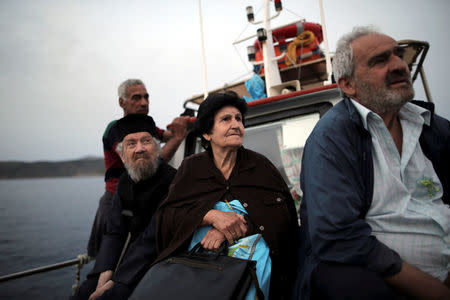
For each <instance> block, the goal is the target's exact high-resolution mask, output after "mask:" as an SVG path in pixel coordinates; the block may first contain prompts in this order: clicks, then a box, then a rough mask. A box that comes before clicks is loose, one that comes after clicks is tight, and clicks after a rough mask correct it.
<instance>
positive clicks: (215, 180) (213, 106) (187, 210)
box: [157, 94, 298, 299]
mask: <svg viewBox="0 0 450 300" xmlns="http://www.w3.org/2000/svg"><path fill="white" fill-rule="evenodd" d="M246 111H247V104H246V102H245V101H244V100H243V99H240V98H238V97H237V96H234V95H231V94H213V95H210V96H209V97H208V98H207V99H206V100H205V101H204V102H203V103H202V104H201V105H200V107H199V110H198V115H197V122H196V124H195V126H196V131H197V133H198V134H199V136H200V138H201V141H202V146H203V147H204V148H205V149H206V151H205V152H202V153H199V154H195V155H192V156H189V157H187V158H186V159H185V160H184V161H183V163H182V164H181V166H180V168H179V169H178V172H177V175H176V177H175V179H174V181H173V184H172V186H171V189H170V191H169V195H168V197H167V199H166V200H165V201H164V203H163V204H162V206H161V207H160V210H159V213H158V235H157V248H158V251H159V256H158V259H157V261H161V260H163V259H164V258H166V257H168V256H170V255H173V254H175V253H178V252H179V251H181V250H186V249H187V248H188V246H189V244H190V243H191V240H192V238H193V236H194V239H195V237H196V236H197V235H198V233H199V232H200V231H201V229H205V228H206V230H203V231H204V233H205V232H206V234H204V236H203V237H200V240H201V243H202V245H203V247H204V248H206V249H217V248H218V247H219V246H220V245H221V243H222V242H223V241H225V240H228V241H229V242H230V244H231V243H233V241H235V240H238V239H240V238H243V237H246V236H250V235H254V234H261V235H262V237H263V239H264V241H265V243H266V244H267V246H268V248H269V250H270V259H271V264H272V268H271V276H270V297H269V298H271V299H286V298H288V297H289V293H290V291H291V284H292V279H293V274H294V271H295V270H294V269H293V267H294V266H295V252H296V251H295V249H296V247H297V245H298V242H297V239H298V234H297V231H298V222H297V215H296V212H295V207H294V202H293V200H292V197H291V195H290V193H289V190H288V188H287V186H286V184H285V182H284V181H283V178H282V177H281V175H280V173H279V172H278V170H277V169H276V168H275V167H274V166H273V165H272V163H271V162H270V161H269V160H268V159H267V158H266V157H264V156H263V155H261V154H258V153H256V152H254V151H251V150H248V149H245V148H244V147H243V146H242V142H243V139H244V124H243V123H244V114H245V112H246ZM230 203H235V204H237V206H238V207H239V208H240V209H233V207H236V205H234V206H232V205H230ZM218 204H219V206H218ZM220 204H222V206H221V207H229V208H230V209H229V210H228V211H224V210H220V209H218V207H220ZM242 211H243V212H244V214H241V213H242ZM257 268H258V266H257ZM266 296H267V295H266Z"/></svg>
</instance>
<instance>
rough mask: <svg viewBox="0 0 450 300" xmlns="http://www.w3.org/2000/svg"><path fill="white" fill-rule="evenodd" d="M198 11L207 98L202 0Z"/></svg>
mask: <svg viewBox="0 0 450 300" xmlns="http://www.w3.org/2000/svg"><path fill="white" fill-rule="evenodd" d="M198 13H199V15H200V37H201V43H202V69H203V99H206V97H208V83H207V80H206V56H205V41H204V37H203V15H202V0H198Z"/></svg>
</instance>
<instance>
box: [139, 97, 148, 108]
mask: <svg viewBox="0 0 450 300" xmlns="http://www.w3.org/2000/svg"><path fill="white" fill-rule="evenodd" d="M139 105H141V106H147V105H148V99H146V98H145V97H141V100H140V101H139Z"/></svg>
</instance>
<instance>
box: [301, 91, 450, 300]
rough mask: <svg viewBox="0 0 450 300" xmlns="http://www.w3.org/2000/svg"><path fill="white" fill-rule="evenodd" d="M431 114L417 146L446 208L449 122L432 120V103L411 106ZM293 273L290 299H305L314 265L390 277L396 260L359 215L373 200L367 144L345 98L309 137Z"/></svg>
mask: <svg viewBox="0 0 450 300" xmlns="http://www.w3.org/2000/svg"><path fill="white" fill-rule="evenodd" d="M414 104H416V105H420V106H422V107H425V108H426V109H428V110H430V111H431V112H432V118H431V124H430V126H427V125H424V127H423V131H422V135H421V137H420V144H421V147H422V150H423V152H424V154H425V155H426V156H427V157H428V159H430V160H431V161H432V163H433V167H434V169H435V171H436V173H437V175H438V177H439V179H440V181H441V183H442V186H443V188H444V196H443V201H444V202H445V203H447V204H448V203H449V200H450V199H449V191H450V186H449V177H450V176H449V172H450V163H449V161H450V122H449V121H448V120H445V119H443V118H441V117H439V116H437V115H433V110H434V106H433V104H432V103H425V102H416V101H414ZM300 183H301V188H302V190H303V200H302V204H301V209H300V219H301V227H300V251H299V262H300V263H299V272H298V278H297V281H296V287H295V289H296V290H295V291H294V295H296V299H298V298H299V299H308V298H309V288H308V287H309V279H310V275H311V272H312V271H313V270H314V268H315V267H316V266H317V264H318V263H319V262H322V261H327V262H338V263H343V264H351V265H360V266H365V267H367V269H369V270H371V271H374V272H376V273H378V274H380V276H386V275H391V274H396V273H398V272H399V271H400V269H401V262H402V261H401V258H400V257H399V255H398V254H397V253H396V252H395V251H393V250H392V249H390V248H388V247H387V246H386V245H384V244H383V243H381V242H380V241H378V240H377V239H376V237H375V236H373V235H371V232H372V230H371V227H370V226H369V225H368V224H367V223H366V221H365V215H366V213H367V211H368V209H369V207H370V205H371V202H372V196H373V183H374V178H373V160H372V139H371V136H370V133H369V132H368V131H367V130H366V129H364V127H363V123H362V121H361V117H360V115H359V114H358V112H357V110H356V108H355V107H354V105H353V104H352V103H351V101H350V100H349V99H348V98H345V99H344V100H343V101H341V102H339V103H338V104H337V105H335V106H334V107H333V108H332V109H331V110H330V111H328V112H327V113H326V114H325V115H324V116H323V118H321V119H320V121H319V122H318V123H317V125H316V127H315V128H314V130H313V132H312V133H311V135H310V136H309V138H308V140H307V142H306V145H305V149H304V153H303V160H302V171H301V175H300Z"/></svg>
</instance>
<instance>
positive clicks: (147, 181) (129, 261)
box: [73, 114, 176, 300]
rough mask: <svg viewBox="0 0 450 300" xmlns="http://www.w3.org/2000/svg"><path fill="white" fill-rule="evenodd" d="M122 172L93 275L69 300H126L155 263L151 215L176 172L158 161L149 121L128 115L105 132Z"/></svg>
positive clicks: (141, 116) (164, 195) (148, 118)
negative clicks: (110, 133) (114, 143)
mask: <svg viewBox="0 0 450 300" xmlns="http://www.w3.org/2000/svg"><path fill="white" fill-rule="evenodd" d="M111 130H112V131H113V132H115V134H116V136H115V139H116V140H117V141H118V142H119V143H118V144H117V146H116V151H117V153H118V155H119V156H120V158H121V159H122V161H123V163H124V166H125V169H126V172H125V173H123V174H122V175H121V176H120V178H119V182H118V185H117V191H116V193H115V194H114V197H113V199H112V206H111V208H110V210H109V211H108V214H107V217H106V229H105V234H104V237H103V240H102V244H101V247H100V249H99V252H98V255H97V258H96V261H95V265H94V268H93V270H92V271H91V272H90V273H89V275H88V276H87V279H86V280H85V281H84V282H83V284H82V285H81V287H80V289H79V291H78V293H77V294H76V295H75V296H74V297H73V299H90V300H93V299H96V298H97V297H101V299H126V298H127V297H128V296H129V295H130V294H131V292H132V291H133V289H134V288H135V287H136V285H137V283H138V282H139V280H140V279H141V278H142V276H143V275H144V274H145V272H146V271H147V269H148V267H149V266H150V264H151V263H152V262H153V260H154V259H155V258H156V245H155V231H156V228H155V224H156V223H155V220H154V219H153V215H154V213H155V211H156V209H157V208H158V206H159V204H160V203H161V202H162V200H163V199H164V198H165V197H166V195H167V192H168V189H169V186H170V184H171V182H172V179H173V177H174V176H175V173H176V170H175V169H174V168H172V167H171V166H169V165H168V164H167V163H166V162H164V161H163V160H162V159H161V158H160V153H161V149H160V146H159V142H158V140H157V139H155V138H154V136H156V135H157V131H156V126H155V123H154V122H153V119H152V118H151V117H149V116H147V115H143V114H129V115H127V116H125V117H123V118H122V119H120V120H118V121H117V122H116V123H115V124H114V125H113V128H111Z"/></svg>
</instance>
